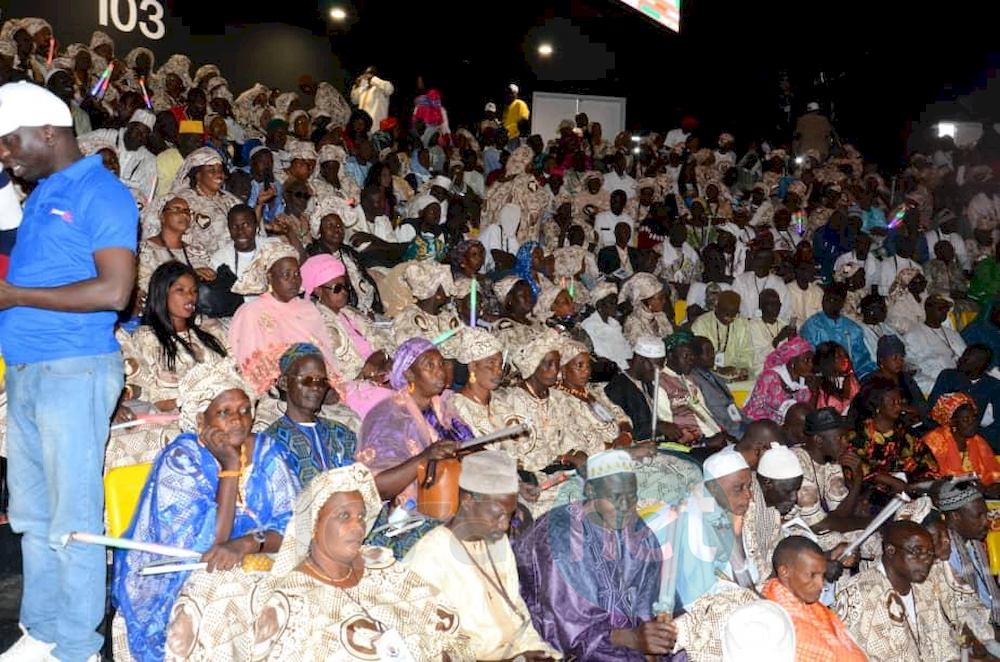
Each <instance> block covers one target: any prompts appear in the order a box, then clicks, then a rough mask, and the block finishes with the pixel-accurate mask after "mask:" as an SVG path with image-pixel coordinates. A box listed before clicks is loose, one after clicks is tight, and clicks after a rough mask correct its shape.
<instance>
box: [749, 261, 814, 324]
mask: <svg viewBox="0 0 1000 662" xmlns="http://www.w3.org/2000/svg"><path fill="white" fill-rule="evenodd" d="M732 289H733V291H734V292H736V293H737V294H739V295H740V315H742V316H743V317H746V318H747V319H754V318H757V317H760V293H761V292H763V291H764V290H774V291H775V292H777V293H778V297H779V298H780V299H781V312H779V313H778V317H781V318H783V319H789V318H791V316H792V307H791V301H790V297H789V294H788V286H787V285H785V281H783V280H781V279H780V278H778V277H777V276H775V275H774V274H768V275H767V277H766V278H757V274H755V273H754V272H752V271H747V272H746V273H742V274H740V275H739V276H737V277H736V278H734V279H733V288H732ZM803 321H804V320H803Z"/></svg>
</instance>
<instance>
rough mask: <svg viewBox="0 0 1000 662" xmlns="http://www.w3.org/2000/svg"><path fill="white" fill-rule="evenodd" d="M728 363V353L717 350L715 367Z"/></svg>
mask: <svg viewBox="0 0 1000 662" xmlns="http://www.w3.org/2000/svg"><path fill="white" fill-rule="evenodd" d="M725 365H726V353H725V352H716V353H715V367H716V368H722V367H724V366H725Z"/></svg>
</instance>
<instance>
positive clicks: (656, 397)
mask: <svg viewBox="0 0 1000 662" xmlns="http://www.w3.org/2000/svg"><path fill="white" fill-rule="evenodd" d="M659 415H660V369H659V368H656V370H655V371H653V421H652V423H653V427H652V428H651V429H650V435H649V436H650V438H651V439H656V425H657V423H659V421H657V420H656V419H657V418H659Z"/></svg>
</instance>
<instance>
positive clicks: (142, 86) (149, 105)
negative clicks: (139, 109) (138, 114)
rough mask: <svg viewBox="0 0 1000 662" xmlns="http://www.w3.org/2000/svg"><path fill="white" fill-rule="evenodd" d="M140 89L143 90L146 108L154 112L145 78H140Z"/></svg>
mask: <svg viewBox="0 0 1000 662" xmlns="http://www.w3.org/2000/svg"><path fill="white" fill-rule="evenodd" d="M139 89H141V90H142V100H143V101H144V102H145V103H146V108H148V109H150V110H152V109H153V102H152V101H151V100H150V99H149V92H148V91H147V90H146V77H145V76H139Z"/></svg>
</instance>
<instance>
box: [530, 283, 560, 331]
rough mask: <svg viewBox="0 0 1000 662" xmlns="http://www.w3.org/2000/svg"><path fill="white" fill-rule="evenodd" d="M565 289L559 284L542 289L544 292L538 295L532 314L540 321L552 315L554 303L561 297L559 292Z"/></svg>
mask: <svg viewBox="0 0 1000 662" xmlns="http://www.w3.org/2000/svg"><path fill="white" fill-rule="evenodd" d="M562 291H563V288H561V287H558V286H552V287H545V288H543V289H542V293H541V294H539V295H538V299H536V300H535V307H534V308H533V309H532V310H531V314H532V315H534V316H535V319H537V320H538V321H540V322H544V321H545V320H547V319H549V318H550V317H552V315H553V312H552V304H554V303H555V302H556V299H557V298H558V297H559V293H560V292H562Z"/></svg>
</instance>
